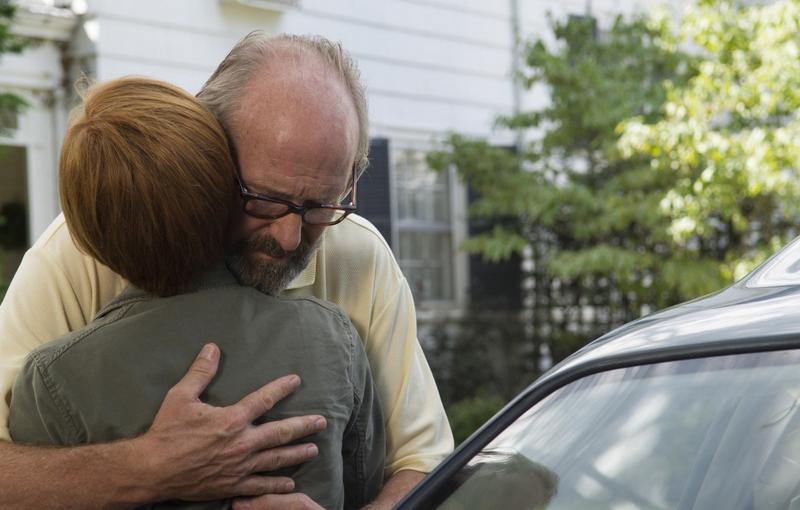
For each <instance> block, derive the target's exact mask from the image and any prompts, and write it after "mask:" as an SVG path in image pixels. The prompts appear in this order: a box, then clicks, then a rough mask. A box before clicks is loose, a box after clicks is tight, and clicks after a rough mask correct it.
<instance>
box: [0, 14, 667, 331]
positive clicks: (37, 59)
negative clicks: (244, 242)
mask: <svg viewBox="0 0 800 510" xmlns="http://www.w3.org/2000/svg"><path fill="white" fill-rule="evenodd" d="M675 1H677V0H675ZM16 3H17V5H18V6H19V8H18V13H17V18H16V21H15V23H14V31H15V32H16V33H18V34H20V35H24V36H28V37H30V38H31V39H33V41H34V44H32V45H31V46H30V47H28V48H27V49H26V50H25V51H24V52H23V53H22V54H21V55H3V56H2V58H1V59H0V91H11V92H14V93H16V94H18V95H20V96H22V97H24V98H25V99H26V100H27V101H28V102H29V103H30V106H29V107H28V108H27V109H25V110H24V111H22V112H21V113H20V114H19V115H18V116H17V118H10V119H3V120H2V122H3V125H4V126H5V127H7V128H9V129H10V131H9V132H7V133H6V135H5V136H3V135H0V206H2V205H3V204H4V203H8V202H14V203H21V204H23V205H24V206H25V207H26V208H27V212H28V214H27V224H28V239H29V241H31V240H34V239H36V237H37V236H38V235H39V234H40V233H41V232H42V231H43V230H44V229H45V227H46V226H47V225H48V224H49V222H50V221H51V220H52V219H53V218H54V217H55V216H56V215H57V214H58V211H59V205H58V198H57V190H56V178H55V176H56V165H57V158H58V152H59V145H60V140H61V139H62V137H63V133H64V128H65V124H66V118H67V114H68V110H69V108H70V106H71V105H72V104H73V102H74V99H75V95H74V92H73V90H74V88H73V84H74V82H75V81H76V79H78V78H79V77H80V76H81V75H88V76H90V77H93V78H95V79H97V80H100V81H103V80H107V79H110V78H115V77H119V76H123V75H130V74H138V75H147V76H152V77H156V78H160V79H164V80H167V81H170V82H173V83H175V84H177V85H179V86H181V87H183V88H185V89H187V90H189V91H191V92H196V91H197V90H198V89H199V88H200V86H201V85H202V84H203V82H204V81H205V80H206V78H207V77H208V76H209V75H210V74H211V73H212V71H213V70H214V68H215V67H216V65H217V64H218V63H219V62H220V60H222V58H223V57H224V56H225V55H226V53H227V51H228V50H229V49H230V48H231V47H232V46H233V45H234V43H235V42H236V41H237V40H238V39H239V38H240V37H242V36H243V35H245V34H246V33H248V32H249V31H251V30H253V29H261V30H264V31H266V32H269V33H279V32H294V33H317V34H322V35H324V36H326V37H329V38H332V39H337V40H340V41H342V43H343V44H344V46H345V47H346V48H348V49H349V50H350V51H351V52H352V54H353V56H354V57H355V58H356V60H357V61H358V63H359V66H360V68H361V71H362V75H363V78H364V81H365V82H366V84H367V89H368V99H369V107H370V121H371V136H372V138H373V157H374V160H373V168H372V169H371V170H370V171H369V173H368V174H367V176H366V177H365V182H364V185H363V186H362V185H361V184H360V185H359V189H360V190H362V191H363V193H362V194H360V196H359V202H360V203H362V204H364V205H365V211H364V213H365V215H367V216H368V217H370V218H371V219H372V220H373V221H374V222H375V223H376V225H378V226H379V228H381V230H382V232H383V233H384V235H385V236H386V237H387V239H389V240H390V243H391V246H392V248H393V249H394V251H395V253H396V255H397V257H398V260H399V262H400V264H401V265H402V267H403V269H404V271H405V273H406V275H407V277H408V279H409V282H410V283H411V286H412V290H413V291H414V293H415V295H416V298H417V300H418V302H419V303H420V305H421V307H420V308H421V314H422V316H423V317H424V316H425V314H426V313H427V312H426V310H439V309H442V308H444V309H453V308H458V307H459V305H461V304H463V302H464V300H465V298H466V296H467V293H468V282H469V271H470V269H469V267H468V266H469V263H468V258H467V257H466V256H464V255H462V254H459V253H458V250H457V247H458V244H459V243H460V241H461V240H462V239H463V238H464V236H465V234H466V219H465V202H466V193H465V191H464V189H463V186H461V185H460V184H458V183H457V182H456V181H455V179H454V178H453V176H452V175H437V174H433V173H432V172H430V171H429V170H428V169H427V168H426V166H425V160H424V153H425V152H426V151H427V150H429V149H430V148H431V146H432V144H434V143H435V141H436V140H437V138H439V137H441V136H442V135H443V134H445V133H448V132H451V131H456V132H460V133H464V134H468V135H476V136H485V137H490V138H491V139H492V140H493V141H494V142H496V143H498V144H504V145H510V144H512V143H513V140H514V137H513V134H512V133H508V132H493V131H492V125H493V120H494V118H495V117H496V116H497V115H498V114H507V113H511V112H512V111H514V110H516V109H520V108H522V109H524V108H530V107H531V106H533V105H535V104H537V102H541V101H546V97H545V95H544V93H543V91H533V92H531V93H522V92H521V91H519V90H518V88H517V87H516V85H515V83H514V80H513V79H512V76H513V69H514V66H515V58H514V55H515V51H514V41H515V34H517V33H519V34H520V35H521V36H522V37H523V38H528V37H530V36H533V35H539V36H545V37H546V35H547V33H548V28H547V27H548V24H547V18H546V13H547V12H551V13H552V14H553V15H554V16H555V17H563V16H567V15H587V14H590V15H593V16H595V17H596V18H597V19H598V20H599V22H600V24H601V26H602V24H603V23H607V22H608V21H609V20H610V19H612V18H613V17H614V15H616V14H617V13H619V12H620V11H621V10H624V11H626V12H631V11H636V10H643V9H645V8H648V7H649V6H651V5H653V4H656V3H658V1H657V0H640V1H635V0H627V1H625V2H619V1H615V0H594V1H592V0H489V1H487V0H19V1H18V2H16ZM365 194H367V196H365ZM21 253H22V251H21V250H17V251H14V252H11V253H6V254H5V255H4V259H3V260H4V261H5V262H4V263H3V262H0V264H4V266H5V268H4V271H5V272H6V274H7V275H9V274H11V273H12V272H13V268H14V267H16V264H17V263H18V259H19V257H20V256H21ZM0 276H2V275H0Z"/></svg>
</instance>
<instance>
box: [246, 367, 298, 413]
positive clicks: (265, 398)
mask: <svg viewBox="0 0 800 510" xmlns="http://www.w3.org/2000/svg"><path fill="white" fill-rule="evenodd" d="M299 386H300V378H299V377H298V376H296V375H285V376H283V377H280V378H278V379H275V380H274V381H272V382H270V383H268V384H265V385H264V386H262V387H261V388H259V389H257V390H256V391H254V392H252V393H250V394H249V395H247V396H245V397H244V398H242V400H240V401H239V402H237V403H236V404H234V405H233V406H232V407H239V408H241V410H242V411H243V412H244V413H245V416H246V417H247V421H253V420H255V419H256V418H258V417H259V416H261V415H262V414H264V413H266V412H267V411H269V410H270V409H272V408H273V406H275V404H277V403H278V402H279V401H280V400H282V399H284V398H286V397H287V396H288V395H290V394H291V393H293V392H294V391H295V390H296V389H297V388H298V387H299Z"/></svg>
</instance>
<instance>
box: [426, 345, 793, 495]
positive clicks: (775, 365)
mask: <svg viewBox="0 0 800 510" xmlns="http://www.w3.org/2000/svg"><path fill="white" fill-rule="evenodd" d="M798 397H800V353H799V352H797V351H783V352H771V353H758V354H741V355H735V356H725V357H716V358H704V359H694V360H687V361H677V362H668V363H658V364H653V365H645V366H638V367H633V368H625V369H619V370H612V371H608V372H604V373H600V374H596V375H593V376H590V377H586V378H584V379H581V380H578V381H576V382H574V383H572V384H569V385H567V386H565V387H563V388H561V389H559V390H558V391H556V392H554V393H553V394H551V395H550V396H548V397H547V398H546V399H545V400H543V401H541V402H539V403H538V404H537V405H535V406H534V407H532V408H531V409H530V410H528V411H527V412H526V413H525V414H524V415H523V416H521V417H520V418H519V419H518V420H516V421H515V422H514V423H513V424H512V425H511V426H510V427H508V428H507V429H506V430H505V431H504V432H503V433H502V434H500V435H499V436H498V437H497V438H495V440H494V441H492V442H491V444H489V445H488V446H487V447H486V448H485V449H484V450H483V451H482V452H481V453H480V454H479V455H478V456H476V457H475V458H473V459H472V460H471V461H470V462H469V463H468V464H467V465H466V466H465V467H464V468H463V469H462V470H461V471H460V472H459V473H458V475H457V476H456V477H454V479H453V480H451V483H450V484H449V486H448V488H447V489H446V491H447V492H448V493H449V495H448V494H440V495H439V498H437V499H439V500H440V501H441V498H442V497H444V496H448V497H446V499H445V500H444V502H443V503H442V504H441V505H440V506H439V508H443V509H467V508H503V509H522V508H525V509H548V510H556V509H557V510H562V509H563V510H566V509H569V510H573V509H575V510H577V509H587V508H591V509H609V510H611V509H613V510H627V509H687V510H688V509H720V508H725V509H747V510H761V509H781V510H784V509H785V510H795V509H800V413H799V412H798V409H799V408H800V406H798Z"/></svg>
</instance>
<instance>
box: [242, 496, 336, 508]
mask: <svg viewBox="0 0 800 510" xmlns="http://www.w3.org/2000/svg"><path fill="white" fill-rule="evenodd" d="M277 508H280V509H281V510H324V509H323V508H322V507H321V506H319V505H318V504H316V503H314V501H312V500H311V498H309V497H308V496H306V495H305V494H297V493H295V494H265V495H264V496H260V497H257V498H247V499H236V500H234V501H233V509H234V510H275V509H277Z"/></svg>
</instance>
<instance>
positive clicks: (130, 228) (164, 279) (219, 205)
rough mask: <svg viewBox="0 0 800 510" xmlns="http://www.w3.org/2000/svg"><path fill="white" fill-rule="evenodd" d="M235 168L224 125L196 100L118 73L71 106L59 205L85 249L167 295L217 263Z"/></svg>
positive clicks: (134, 280) (139, 283)
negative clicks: (115, 76) (72, 110)
mask: <svg viewBox="0 0 800 510" xmlns="http://www.w3.org/2000/svg"><path fill="white" fill-rule="evenodd" d="M234 175H235V174H234V164H233V160H232V158H231V155H230V150H229V146H228V142H227V139H226V137H225V134H224V132H223V130H222V128H221V127H220V126H219V124H218V123H217V121H216V119H215V118H214V116H213V115H212V114H211V113H210V112H209V111H208V110H206V109H205V107H203V106H202V105H200V103H198V102H197V100H195V98H194V97H192V96H191V95H190V94H189V93H187V92H186V91H184V90H182V89H180V88H178V87H175V86H174V85H170V84H168V83H164V82H161V81H157V80H153V79H148V78H139V77H129V78H122V79H118V80H113V81H110V82H107V83H103V84H100V85H95V86H93V87H91V88H90V89H89V90H88V91H87V93H86V94H85V97H84V100H83V104H82V105H81V106H80V107H78V108H77V109H76V111H75V112H73V116H72V119H71V122H70V125H69V129H68V131H67V135H66V137H65V139H64V144H63V147H62V149H61V159H60V162H59V189H60V195H61V206H62V209H63V210H64V215H65V217H66V220H67V225H68V226H69V230H70V233H71V234H72V237H73V239H74V240H75V242H76V244H77V245H78V246H79V247H80V248H81V249H82V250H84V251H85V252H86V253H88V254H89V255H91V256H92V257H94V258H96V259H97V260H98V261H100V262H102V263H103V264H105V265H107V266H108V267H110V268H111V269H112V270H114V271H115V272H117V273H119V274H120V275H122V276H123V277H124V278H126V279H127V280H129V281H130V282H131V283H133V284H134V285H137V286H138V287H141V288H142V289H144V290H146V291H148V292H151V293H154V294H157V295H160V296H166V295H171V294H175V293H177V292H179V291H180V290H182V289H184V288H185V287H186V286H187V285H189V284H190V283H192V281H193V280H195V279H196V278H197V277H198V276H199V275H200V274H201V273H202V272H204V271H206V270H207V269H209V268H210V267H211V266H212V265H213V264H214V263H215V262H217V261H219V260H221V258H222V255H223V253H224V243H225V228H226V225H227V222H228V217H229V210H230V207H231V204H232V203H233V197H234V193H235V189H234Z"/></svg>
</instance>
